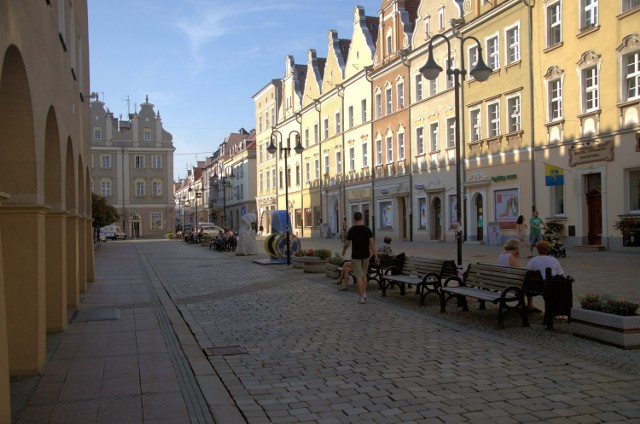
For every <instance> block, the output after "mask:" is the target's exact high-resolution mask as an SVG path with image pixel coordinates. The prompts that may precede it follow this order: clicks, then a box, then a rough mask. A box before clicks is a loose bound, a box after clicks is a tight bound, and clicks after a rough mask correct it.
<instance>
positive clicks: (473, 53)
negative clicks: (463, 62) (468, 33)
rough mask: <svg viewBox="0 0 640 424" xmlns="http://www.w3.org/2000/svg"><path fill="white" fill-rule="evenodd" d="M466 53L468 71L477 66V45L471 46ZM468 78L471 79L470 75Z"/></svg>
mask: <svg viewBox="0 0 640 424" xmlns="http://www.w3.org/2000/svg"><path fill="white" fill-rule="evenodd" d="M467 52H468V56H469V69H473V68H474V67H475V66H476V65H477V64H478V45H477V44H473V45H472V46H470V47H469V50H467ZM469 78H473V77H472V76H471V74H469Z"/></svg>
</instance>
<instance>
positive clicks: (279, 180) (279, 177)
mask: <svg viewBox="0 0 640 424" xmlns="http://www.w3.org/2000/svg"><path fill="white" fill-rule="evenodd" d="M283 180H284V174H283V173H282V170H280V172H279V173H278V186H279V187H280V190H282V189H283V188H284V182H283Z"/></svg>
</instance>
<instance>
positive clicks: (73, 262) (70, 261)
mask: <svg viewBox="0 0 640 424" xmlns="http://www.w3.org/2000/svg"><path fill="white" fill-rule="evenodd" d="M79 220H80V218H79V217H78V216H77V215H69V216H67V246H66V249H67V308H72V309H76V308H77V307H78V305H79V304H80V268H79V265H78V252H79V249H78V221H79Z"/></svg>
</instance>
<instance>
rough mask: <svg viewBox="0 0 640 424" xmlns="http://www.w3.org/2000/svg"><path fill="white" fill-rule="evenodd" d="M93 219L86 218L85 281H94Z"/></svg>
mask: <svg viewBox="0 0 640 424" xmlns="http://www.w3.org/2000/svg"><path fill="white" fill-rule="evenodd" d="M92 224H93V220H92V219H91V218H87V219H86V226H87V233H88V234H89V236H88V237H87V239H86V240H87V246H86V248H85V252H86V255H87V267H86V270H87V273H86V276H85V280H86V281H87V283H93V282H94V281H96V264H95V257H94V252H93V227H92Z"/></svg>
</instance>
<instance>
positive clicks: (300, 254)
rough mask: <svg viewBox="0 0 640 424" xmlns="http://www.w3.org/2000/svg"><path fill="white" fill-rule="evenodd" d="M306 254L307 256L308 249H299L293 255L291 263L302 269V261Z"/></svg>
mask: <svg viewBox="0 0 640 424" xmlns="http://www.w3.org/2000/svg"><path fill="white" fill-rule="evenodd" d="M305 256H307V251H306V250H305V249H299V250H297V251H296V253H294V254H293V256H292V257H291V265H292V266H293V267H294V268H296V269H302V264H303V262H302V261H303V258H304V257H305Z"/></svg>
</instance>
